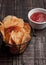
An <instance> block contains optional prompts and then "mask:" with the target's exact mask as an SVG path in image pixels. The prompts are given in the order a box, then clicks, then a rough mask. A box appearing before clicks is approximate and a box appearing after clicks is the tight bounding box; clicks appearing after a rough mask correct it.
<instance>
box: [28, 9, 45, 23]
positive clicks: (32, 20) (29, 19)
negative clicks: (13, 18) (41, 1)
mask: <svg viewBox="0 0 46 65" xmlns="http://www.w3.org/2000/svg"><path fill="white" fill-rule="evenodd" d="M38 9H39V10H42V11H46V9H44V8H33V9H31V10H30V11H29V12H28V19H29V20H30V21H31V22H33V23H35V24H45V23H46V22H35V21H33V20H32V19H30V16H29V14H30V12H31V11H33V10H38ZM43 13H44V12H43Z"/></svg>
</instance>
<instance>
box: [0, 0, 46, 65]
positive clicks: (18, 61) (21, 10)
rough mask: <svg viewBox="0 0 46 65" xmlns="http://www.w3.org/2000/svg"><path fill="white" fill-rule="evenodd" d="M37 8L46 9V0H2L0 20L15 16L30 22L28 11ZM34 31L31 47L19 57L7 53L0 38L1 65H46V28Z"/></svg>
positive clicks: (0, 1) (0, 3)
mask: <svg viewBox="0 0 46 65" xmlns="http://www.w3.org/2000/svg"><path fill="white" fill-rule="evenodd" d="M36 7H40V8H45V9H46V0H0V20H2V19H3V18H4V17H5V16H7V15H15V16H17V17H21V18H23V19H24V20H27V21H28V17H27V15H28V11H29V10H31V9H32V8H36ZM33 31H34V32H32V34H33V36H32V39H31V41H30V44H29V46H28V47H27V49H26V50H25V52H24V53H23V54H21V55H20V56H18V57H16V56H15V55H11V54H9V52H8V53H7V51H6V49H5V48H3V46H2V44H3V42H2V40H1V38H0V65H46V28H45V29H43V30H33ZM0 37H1V36H0Z"/></svg>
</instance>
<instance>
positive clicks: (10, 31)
mask: <svg viewBox="0 0 46 65" xmlns="http://www.w3.org/2000/svg"><path fill="white" fill-rule="evenodd" d="M0 24H1V25H0V32H1V34H2V36H3V41H4V42H5V45H7V46H9V49H10V52H11V53H13V54H18V53H22V52H23V51H24V50H25V49H26V47H27V45H28V44H29V43H28V41H29V40H30V39H31V35H30V33H31V27H30V25H29V23H26V22H25V21H24V20H23V19H21V18H18V17H16V16H11V15H8V16H6V17H4V19H3V20H2V22H0Z"/></svg>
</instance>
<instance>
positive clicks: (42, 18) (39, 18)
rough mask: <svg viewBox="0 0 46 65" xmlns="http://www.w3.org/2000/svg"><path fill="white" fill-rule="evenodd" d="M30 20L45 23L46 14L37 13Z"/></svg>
mask: <svg viewBox="0 0 46 65" xmlns="http://www.w3.org/2000/svg"><path fill="white" fill-rule="evenodd" d="M30 19H32V20H33V21H34V22H35V21H36V22H44V21H46V14H44V13H42V12H36V13H33V14H32V15H31V16H30Z"/></svg>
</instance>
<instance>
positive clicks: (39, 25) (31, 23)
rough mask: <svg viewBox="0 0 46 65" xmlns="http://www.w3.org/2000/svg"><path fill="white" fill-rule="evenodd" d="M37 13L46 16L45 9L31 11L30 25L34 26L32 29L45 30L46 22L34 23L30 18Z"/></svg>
mask: <svg viewBox="0 0 46 65" xmlns="http://www.w3.org/2000/svg"><path fill="white" fill-rule="evenodd" d="M36 12H42V13H44V14H46V9H43V8H34V9H32V10H30V11H29V12H28V19H29V23H30V25H31V26H32V28H34V29H43V28H45V27H46V21H43V22H37V21H36V22H35V21H33V20H32V19H31V18H30V16H31V15H32V14H33V13H36Z"/></svg>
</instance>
